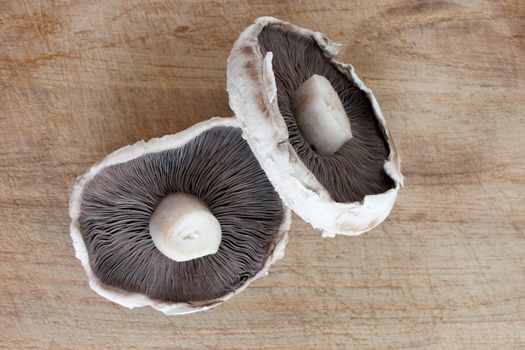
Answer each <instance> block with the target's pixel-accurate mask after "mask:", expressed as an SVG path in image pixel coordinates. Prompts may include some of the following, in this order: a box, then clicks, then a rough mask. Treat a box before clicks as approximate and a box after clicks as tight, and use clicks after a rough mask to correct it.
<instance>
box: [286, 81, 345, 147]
mask: <svg viewBox="0 0 525 350" xmlns="http://www.w3.org/2000/svg"><path fill="white" fill-rule="evenodd" d="M292 102H293V106H294V111H295V119H296V121H297V126H298V127H299V130H300V131H301V134H302V135H303V137H304V139H305V140H306V142H308V144H310V146H312V147H314V149H315V151H316V152H317V153H319V154H321V155H332V154H334V153H335V152H337V150H338V149H339V148H341V146H343V145H344V144H345V142H346V141H348V140H350V139H351V138H352V129H351V127H350V120H349V119H348V116H347V115H346V112H345V109H344V107H343V103H342V102H341V100H340V99H339V96H338V95H337V92H336V91H335V90H334V88H333V87H332V84H330V82H329V81H328V79H326V78H325V77H323V76H321V75H317V74H314V75H312V76H311V77H310V79H308V80H307V81H305V82H304V83H303V84H302V85H301V86H300V87H299V88H298V89H297V90H296V91H295V93H294V96H293V101H292Z"/></svg>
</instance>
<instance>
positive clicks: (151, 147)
mask: <svg viewBox="0 0 525 350" xmlns="http://www.w3.org/2000/svg"><path fill="white" fill-rule="evenodd" d="M217 126H230V127H239V125H238V123H237V121H236V120H234V119H233V118H220V117H215V118H212V119H210V120H208V121H204V122H201V123H198V124H195V125H193V126H192V127H190V128H188V129H186V130H184V131H181V132H179V133H177V134H174V135H167V136H164V137H161V138H154V139H151V140H149V141H148V142H144V141H139V142H137V143H135V144H133V145H130V146H125V147H123V148H121V149H119V150H117V151H115V152H113V153H111V154H110V155H109V156H107V157H106V158H104V159H103V160H102V161H100V162H99V163H96V164H95V165H93V166H92V167H91V169H90V170H89V171H88V172H86V173H85V174H84V175H82V176H80V177H78V179H77V181H76V183H75V186H74V188H73V192H72V195H71V199H70V204H69V215H70V217H71V225H70V234H71V238H72V240H73V247H74V248H75V256H76V258H77V259H78V260H80V262H81V264H82V267H83V268H84V270H85V272H86V275H87V277H88V280H89V286H90V287H91V289H92V290H93V291H95V292H96V293H97V294H99V295H100V296H102V297H104V298H106V299H108V300H110V301H112V302H115V303H117V304H119V305H122V306H125V307H127V308H130V309H132V308H135V307H143V306H151V307H152V308H154V309H156V310H159V311H161V312H163V313H164V314H166V315H177V314H189V313H193V312H197V311H204V310H208V309H210V308H212V307H214V306H216V305H218V304H220V303H222V302H224V301H226V300H228V299H230V298H231V297H232V296H234V295H236V294H238V293H239V292H241V291H243V290H244V289H245V288H246V287H247V286H248V285H249V284H250V283H251V282H253V281H254V280H256V279H258V278H260V277H263V276H265V275H267V274H268V269H269V268H270V266H271V265H272V264H273V263H274V262H275V261H276V260H279V259H281V258H282V257H283V256H284V250H285V247H286V243H287V242H288V232H287V231H288V230H289V229H290V222H291V214H290V210H289V209H288V208H286V207H284V215H283V221H282V223H281V226H280V229H279V239H278V240H277V242H276V244H275V247H274V249H273V252H272V253H271V255H270V257H269V258H268V259H267V261H266V263H265V264H264V266H263V268H262V269H261V270H260V271H259V272H258V273H257V274H256V275H255V276H254V277H252V278H250V279H248V280H247V281H246V282H245V283H244V284H243V285H242V286H241V287H240V288H238V289H237V290H235V291H234V292H232V293H230V294H227V295H225V296H224V297H221V298H219V299H216V300H214V301H211V302H210V303H206V305H199V304H198V303H196V304H189V303H169V302H164V301H159V300H153V299H151V298H149V297H147V296H145V295H143V294H139V293H130V292H127V291H125V290H122V289H119V288H115V287H112V286H109V285H107V284H105V283H103V282H101V281H100V280H99V279H98V278H97V277H96V276H95V274H94V273H93V271H92V269H91V265H90V263H89V256H88V251H87V248H86V244H85V242H84V239H83V238H82V234H81V232H80V227H79V222H78V220H79V215H80V205H81V200H82V192H83V190H84V187H85V185H86V184H87V183H88V182H89V181H90V180H91V179H92V178H93V177H94V176H95V175H96V174H97V173H98V172H100V171H101V170H102V169H104V168H106V167H108V166H111V165H115V164H120V163H125V162H127V161H130V160H132V159H135V158H138V157H141V156H143V155H145V154H148V153H156V152H161V151H165V150H168V149H174V148H178V147H181V146H183V145H185V144H186V143H187V142H189V141H191V140H192V139H194V138H195V137H196V136H197V135H200V134H201V133H203V132H205V131H206V130H209V129H211V128H214V127H217Z"/></svg>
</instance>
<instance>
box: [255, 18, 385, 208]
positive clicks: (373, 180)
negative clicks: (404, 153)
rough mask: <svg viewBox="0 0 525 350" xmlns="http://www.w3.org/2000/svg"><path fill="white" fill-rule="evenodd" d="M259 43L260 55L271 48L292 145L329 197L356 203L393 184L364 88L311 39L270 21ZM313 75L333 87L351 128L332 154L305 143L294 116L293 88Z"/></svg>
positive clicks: (382, 142)
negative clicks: (348, 134) (350, 134)
mask: <svg viewBox="0 0 525 350" xmlns="http://www.w3.org/2000/svg"><path fill="white" fill-rule="evenodd" d="M258 44H259V47H260V51H261V54H262V56H263V57H264V56H265V55H266V53H267V52H272V53H273V60H272V68H273V74H274V76H275V82H276V85H277V97H278V106H279V110H280V113H281V115H282V117H283V119H284V121H285V123H286V126H287V128H288V134H289V141H290V144H291V145H292V147H293V148H294V150H295V151H296V153H297V155H298V156H299V158H300V159H301V160H302V162H303V163H304V164H305V165H306V167H307V168H308V169H309V170H310V171H311V172H312V173H313V174H314V176H315V177H316V178H317V180H318V181H319V182H320V183H321V184H322V185H323V186H324V188H325V189H326V190H327V191H328V193H329V194H330V195H331V197H332V198H333V199H334V200H335V201H336V202H341V203H347V202H357V201H362V200H363V199H364V197H365V196H366V195H371V194H379V193H384V192H386V191H388V190H389V189H391V188H394V187H395V183H394V181H393V180H392V179H391V178H390V177H389V176H388V175H387V174H386V172H385V171H384V168H383V167H384V164H385V160H386V159H387V158H388V155H389V151H390V150H389V147H388V144H387V140H386V138H385V136H384V134H383V132H382V130H381V129H380V126H379V124H378V122H377V120H376V117H375V114H374V111H373V108H372V105H371V103H370V100H369V99H368V97H367V95H366V93H365V92H364V91H362V90H361V89H359V88H358V87H357V86H355V84H354V83H353V82H352V81H351V80H350V79H349V78H348V77H347V76H345V75H344V74H343V73H341V72H340V71H339V70H338V69H337V68H336V67H335V66H334V64H333V63H331V62H330V61H329V59H328V58H326V57H325V56H324V55H323V51H322V49H321V48H320V47H319V46H318V45H317V43H316V42H315V41H314V40H313V39H312V38H309V37H305V36H303V35H300V34H298V33H295V32H291V31H287V30H285V29H283V28H282V27H281V26H280V25H279V24H269V25H267V26H266V27H264V28H263V29H262V31H261V32H260V33H259V35H258ZM315 74H317V75H321V76H324V77H325V78H326V79H328V81H329V82H330V84H331V85H332V87H333V88H334V89H335V91H336V92H337V95H338V96H339V98H340V100H341V102H342V104H343V107H344V109H345V112H346V114H347V116H348V118H349V120H350V124H351V128H352V138H351V139H350V140H348V141H346V142H345V143H344V144H343V146H342V147H341V148H340V149H339V150H338V151H336V152H335V153H334V154H331V155H321V154H319V153H317V152H316V151H315V149H313V148H312V146H311V145H310V144H308V143H307V142H306V140H305V138H304V137H303V135H302V134H301V131H300V128H299V126H298V125H297V121H296V117H295V111H294V105H293V97H294V93H295V91H296V90H297V89H298V88H299V87H300V86H301V85H302V84H303V83H304V82H305V81H307V80H308V79H309V78H310V77H312V76H313V75H315Z"/></svg>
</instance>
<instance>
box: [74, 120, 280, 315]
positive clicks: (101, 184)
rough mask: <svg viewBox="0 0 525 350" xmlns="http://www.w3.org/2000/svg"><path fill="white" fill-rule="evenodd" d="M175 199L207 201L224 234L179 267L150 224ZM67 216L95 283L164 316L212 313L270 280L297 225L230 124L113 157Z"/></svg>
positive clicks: (203, 127)
mask: <svg viewBox="0 0 525 350" xmlns="http://www.w3.org/2000/svg"><path fill="white" fill-rule="evenodd" d="M170 193H189V194H191V195H193V196H195V197H197V198H198V199H200V200H202V201H203V202H204V203H206V204H207V205H208V207H209V210H210V211H211V213H212V214H213V215H214V216H215V217H216V219H217V220H218V222H219V223H220V228H221V230H222V240H221V241H220V245H219V247H218V251H217V252H216V253H214V254H209V255H205V256H201V257H199V258H195V259H193V260H189V261H174V260H171V259H170V258H168V257H167V256H165V255H163V253H161V252H160V251H159V250H158V249H157V248H156V246H155V244H154V243H153V241H152V237H151V236H150V234H149V227H148V222H149V220H150V218H151V217H152V213H153V212H154V210H155V208H156V207H157V205H158V204H159V202H160V201H162V200H163V198H165V197H166V196H167V195H169V194H170ZM69 213H70V216H71V219H72V221H71V237H72V239H73V245H74V248H75V252H76V257H77V258H78V259H79V260H80V261H81V263H82V266H83V268H84V270H85V271H86V274H87V276H88V279H89V285H90V287H91V288H92V289H93V290H94V291H95V292H96V293H98V294H99V295H101V296H103V297H105V298H107V299H109V300H111V301H113V302H116V303H118V304H120V305H123V306H126V307H128V308H134V307H142V306H151V307H153V308H155V309H157V310H159V311H162V312H163V313H165V314H166V315H175V314H186V313H192V312H196V311H202V310H207V309H209V308H211V307H213V306H215V305H218V304H220V303H221V302H223V301H225V300H227V299H229V298H231V297H232V296H233V295H235V294H237V293H239V292H240V291H242V290H244V289H245V288H246V287H247V286H248V284H249V283H251V282H252V281H253V280H255V279H257V278H260V277H262V276H264V275H266V274H267V273H268V269H269V267H270V265H271V264H272V263H273V262H274V261H276V260H278V259H280V258H282V257H283V256H284V249H285V246H286V243H287V230H288V229H289V227H290V211H289V209H287V208H286V207H284V205H283V203H282V201H281V199H280V198H279V196H278V194H277V193H276V192H275V191H274V189H273V187H272V185H271V183H270V182H269V181H268V179H267V178H266V175H265V173H264V172H263V170H262V169H261V167H260V165H259V163H258V162H257V160H256V158H255V157H254V156H253V154H252V152H251V150H250V148H249V147H248V145H247V144H246V141H245V140H243V139H242V137H241V130H240V128H239V125H238V123H237V121H236V120H234V119H232V118H212V119H210V120H209V121H206V122H202V123H199V124H196V125H194V126H192V127H191V128H189V129H186V130H184V131H182V132H179V133H177V134H175V135H168V136H164V137H162V138H157V139H152V140H150V141H148V142H144V141H140V142H137V143H136V144H134V145H131V146H126V147H124V148H121V149H119V150H117V151H115V152H113V153H112V154H110V155H109V156H107V157H106V158H105V159H104V160H102V161H101V162H99V163H97V164H95V165H94V166H93V167H92V168H91V169H90V170H89V171H88V172H87V173H86V174H84V175H83V176H81V177H79V178H78V180H77V183H76V184H75V187H74V189H73V193H72V196H71V201H70V207H69Z"/></svg>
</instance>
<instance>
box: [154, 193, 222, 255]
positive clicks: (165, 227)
mask: <svg viewBox="0 0 525 350" xmlns="http://www.w3.org/2000/svg"><path fill="white" fill-rule="evenodd" d="M149 232H150V235H151V238H152V239H153V243H155V246H156V247H157V249H158V250H160V251H161V253H162V254H164V255H166V256H167V257H168V258H170V259H172V260H175V261H188V260H192V259H196V258H200V257H202V256H205V255H209V254H214V253H216V252H217V250H218V249H219V245H220V243H221V237H222V232H221V226H220V223H219V221H218V220H217V219H216V218H215V216H213V214H212V213H211V212H210V210H209V208H208V206H207V205H206V203H204V202H203V201H201V200H200V199H199V198H197V197H195V196H193V195H191V194H187V193H172V194H169V195H168V196H166V198H164V199H163V200H162V201H161V202H160V203H159V205H158V206H157V208H156V209H155V211H154V212H153V215H152V216H151V220H150V223H149Z"/></svg>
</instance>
